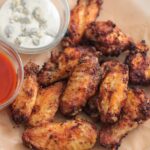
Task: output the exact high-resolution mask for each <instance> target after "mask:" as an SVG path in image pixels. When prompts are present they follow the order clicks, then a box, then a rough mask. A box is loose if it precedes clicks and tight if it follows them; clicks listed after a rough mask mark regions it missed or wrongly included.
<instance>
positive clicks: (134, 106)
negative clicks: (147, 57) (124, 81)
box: [100, 89, 150, 150]
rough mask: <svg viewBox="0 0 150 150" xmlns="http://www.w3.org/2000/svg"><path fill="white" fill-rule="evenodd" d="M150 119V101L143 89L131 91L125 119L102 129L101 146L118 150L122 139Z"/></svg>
mask: <svg viewBox="0 0 150 150" xmlns="http://www.w3.org/2000/svg"><path fill="white" fill-rule="evenodd" d="M149 117H150V101H149V100H148V99H147V98H146V96H145V93H144V91H143V90H141V89H129V91H128V99H127V101H126V104H125V107H124V112H123V117H122V118H121V119H120V120H119V121H118V122H117V123H116V124H114V125H112V126H107V127H102V129H101V130H100V144H101V145H102V146H104V147H107V148H111V149H113V150H117V149H118V147H119V146H120V143H121V140H122V138H124V137H125V136H126V135H127V134H128V133H129V132H130V131H132V130H133V129H135V128H137V127H138V125H139V124H140V123H143V121H145V120H147V119H149Z"/></svg>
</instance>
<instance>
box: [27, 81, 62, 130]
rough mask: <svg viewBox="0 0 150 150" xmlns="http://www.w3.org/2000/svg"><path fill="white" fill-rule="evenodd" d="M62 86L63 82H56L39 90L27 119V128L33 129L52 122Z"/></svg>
mask: <svg viewBox="0 0 150 150" xmlns="http://www.w3.org/2000/svg"><path fill="white" fill-rule="evenodd" d="M63 86H64V83H63V82H57V83H55V84H54V85H51V86H49V87H47V88H44V89H40V90H39V93H38V96H37V100H36V103H35V106H34V108H33V111H32V114H31V116H30V118H29V122H28V125H29V126H33V127H35V126H39V125H41V124H44V123H47V122H49V121H52V120H53V118H54V116H55V114H56V112H57V110H58V107H59V101H60V96H61V94H62V92H63Z"/></svg>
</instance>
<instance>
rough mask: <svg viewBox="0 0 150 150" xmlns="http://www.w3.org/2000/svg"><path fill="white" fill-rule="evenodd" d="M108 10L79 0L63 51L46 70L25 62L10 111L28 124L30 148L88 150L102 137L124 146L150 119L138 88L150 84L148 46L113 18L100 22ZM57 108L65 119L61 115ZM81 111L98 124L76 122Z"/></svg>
mask: <svg viewBox="0 0 150 150" xmlns="http://www.w3.org/2000/svg"><path fill="white" fill-rule="evenodd" d="M101 7H102V1H101V0H78V2H77V5H76V6H75V8H74V9H73V10H72V11H71V19H70V25H69V28H68V31H67V33H66V36H65V37H64V39H63V40H62V42H61V45H62V47H63V50H62V51H60V52H57V51H53V52H52V53H51V57H50V58H49V60H48V61H47V62H46V63H45V64H44V65H43V66H42V68H41V69H39V66H38V65H36V64H34V63H32V62H29V63H27V64H26V66H25V67H24V70H25V78H24V83H23V87H22V90H21V91H20V93H19V95H18V97H17V98H16V100H15V101H14V103H13V104H12V105H11V108H10V109H11V114H12V118H13V120H14V121H15V122H16V123H17V124H24V125H25V128H26V130H25V131H24V133H23V136H22V139H23V142H24V144H25V145H26V146H27V147H28V148H30V149H35V150H89V149H92V148H93V147H94V145H95V143H96V141H97V139H98V141H99V142H98V143H99V144H100V145H101V146H104V147H106V148H108V149H112V150H117V149H118V148H119V146H120V143H121V140H122V138H123V137H125V136H126V135H127V134H128V132H130V131H131V130H133V129H135V128H137V127H138V126H139V125H140V124H141V123H143V122H144V121H146V120H148V119H149V118H150V99H149V98H148V97H147V96H146V94H145V92H144V90H143V89H140V88H139V87H137V85H149V84H150V58H149V57H148V54H147V53H148V51H149V48H148V46H147V45H146V43H145V41H141V42H139V43H135V42H134V41H133V39H132V38H130V37H128V36H127V35H126V34H124V33H123V32H122V31H121V30H120V29H119V28H118V27H117V26H116V24H115V23H113V22H112V21H96V19H97V17H98V15H99V12H100V10H101ZM125 51H126V53H127V56H126V59H125V60H124V63H122V62H119V61H118V60H117V59H116V58H117V57H118V56H119V55H120V54H122V53H123V52H125ZM108 56H109V59H108ZM112 57H113V59H112ZM114 58H115V59H114ZM58 111H60V112H61V114H62V115H63V116H65V117H66V119H67V121H66V122H57V121H56V120H55V115H56V113H57V112H58ZM81 111H82V112H85V113H86V114H87V116H89V117H90V118H91V119H92V120H93V123H91V122H88V121H86V120H83V119H76V115H78V114H79V113H80V112H81ZM94 123H96V124H99V125H100V129H99V130H98V129H96V127H95V125H94Z"/></svg>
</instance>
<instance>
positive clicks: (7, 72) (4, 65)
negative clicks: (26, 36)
mask: <svg viewBox="0 0 150 150" xmlns="http://www.w3.org/2000/svg"><path fill="white" fill-rule="evenodd" d="M16 84H17V74H16V71H15V68H14V66H13V64H12V62H11V61H10V60H9V58H8V57H7V56H5V54H3V53H0V104H2V103H4V102H5V101H7V100H8V99H9V98H10V97H11V96H12V95H13V92H14V91H15V88H16Z"/></svg>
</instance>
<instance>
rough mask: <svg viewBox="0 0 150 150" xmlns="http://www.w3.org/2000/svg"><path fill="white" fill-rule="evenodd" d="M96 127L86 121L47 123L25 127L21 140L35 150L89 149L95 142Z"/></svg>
mask: <svg viewBox="0 0 150 150" xmlns="http://www.w3.org/2000/svg"><path fill="white" fill-rule="evenodd" d="M96 138H97V132H96V128H95V127H94V126H93V125H91V124H90V123H89V122H87V121H83V120H73V121H66V122H65V123H48V124H44V125H42V126H39V127H34V128H31V129H27V130H26V131H25V132H24V133H23V137H22V139H23V142H24V144H25V145H26V146H27V147H29V148H30V149H36V150H89V149H92V147H93V146H94V144H95V143H96Z"/></svg>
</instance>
